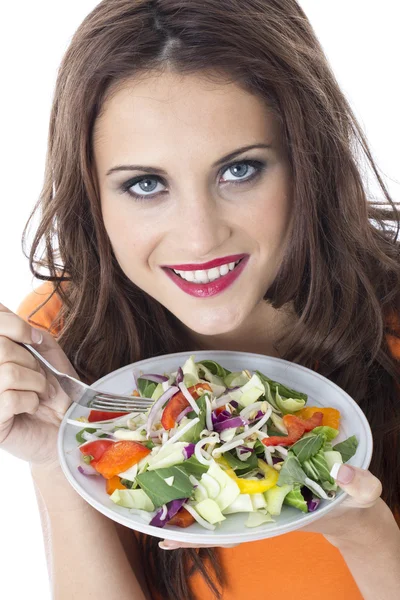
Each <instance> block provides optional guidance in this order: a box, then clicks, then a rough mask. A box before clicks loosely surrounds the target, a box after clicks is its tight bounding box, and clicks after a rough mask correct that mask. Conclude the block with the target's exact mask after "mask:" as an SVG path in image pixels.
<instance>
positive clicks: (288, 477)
mask: <svg viewBox="0 0 400 600" xmlns="http://www.w3.org/2000/svg"><path fill="white" fill-rule="evenodd" d="M306 477H307V475H306V474H305V472H304V471H303V469H302V468H301V464H300V463H299V460H298V458H297V456H295V455H294V454H293V452H288V455H287V457H286V458H285V461H284V463H283V465H282V468H281V470H280V471H279V478H278V481H277V482H276V483H277V485H284V484H285V483H287V484H289V485H293V484H295V483H303V484H304V482H305V479H306Z"/></svg>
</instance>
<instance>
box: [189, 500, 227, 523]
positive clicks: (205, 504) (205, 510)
mask: <svg viewBox="0 0 400 600" xmlns="http://www.w3.org/2000/svg"><path fill="white" fill-rule="evenodd" d="M193 508H194V509H195V510H196V511H197V512H198V513H199V515H200V516H201V517H203V519H205V520H206V521H208V522H209V523H211V524H212V525H214V524H215V523H220V522H221V521H225V519H226V517H224V515H223V514H222V512H221V510H220V508H219V506H218V504H217V503H216V502H215V501H214V500H212V499H211V498H206V499H205V500H202V501H201V502H199V503H198V504H196V506H194V507H193Z"/></svg>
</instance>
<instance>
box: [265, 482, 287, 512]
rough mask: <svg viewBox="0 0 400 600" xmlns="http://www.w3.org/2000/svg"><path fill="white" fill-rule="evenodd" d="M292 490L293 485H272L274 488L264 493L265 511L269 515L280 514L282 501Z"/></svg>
mask: <svg viewBox="0 0 400 600" xmlns="http://www.w3.org/2000/svg"><path fill="white" fill-rule="evenodd" d="M292 489H293V485H288V484H285V485H274V487H272V488H270V489H269V490H267V491H266V492H264V498H265V500H266V501H267V509H268V512H269V513H270V514H271V515H280V514H281V510H282V504H283V501H284V499H285V498H286V496H287V495H288V493H289V492H291V491H292Z"/></svg>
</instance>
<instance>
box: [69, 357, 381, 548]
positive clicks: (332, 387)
mask: <svg viewBox="0 0 400 600" xmlns="http://www.w3.org/2000/svg"><path fill="white" fill-rule="evenodd" d="M191 354H194V355H195V360H196V362H198V361H200V360H202V359H209V360H215V361H216V362H218V363H220V364H221V365H222V366H223V367H226V368H227V369H229V370H230V371H241V370H242V369H248V370H249V371H252V372H253V371H255V370H258V371H261V372H262V373H264V374H265V375H267V376H268V377H270V378H271V379H273V380H275V381H278V382H280V383H283V384H284V385H286V386H288V387H290V388H292V389H295V390H297V391H299V392H303V393H306V394H307V395H308V400H307V405H308V406H321V407H323V406H331V407H333V408H337V409H338V410H339V411H340V413H341V425H340V433H339V435H338V437H337V438H336V439H335V442H334V443H338V442H341V441H343V440H345V439H346V438H348V437H349V436H351V435H356V437H357V439H358V448H357V452H356V454H355V455H354V456H353V457H352V458H351V459H350V460H349V461H348V464H351V465H354V466H356V467H360V468H362V469H367V468H368V466H369V464H370V461H371V456H372V434H371V430H370V427H369V424H368V421H367V419H366V418H365V415H364V413H363V412H362V411H361V409H360V408H359V407H358V405H357V404H356V403H355V402H354V400H352V399H351V398H350V396H349V395H348V394H346V392H344V391H343V390H342V389H341V388H340V387H338V386H337V385H336V384H334V383H332V382H331V381H329V380H328V379H326V378H325V377H323V376H322V375H319V374H318V373H315V372H314V371H312V370H310V369H307V368H305V367H302V366H300V365H296V364H294V363H291V362H288V361H286V360H282V359H279V358H271V357H269V356H263V355H261V354H251V353H247V352H230V351H214V352H211V351H201V352H200V351H199V352H193V353H190V352H180V353H177V354H168V355H164V356H159V357H156V358H150V359H146V360H142V361H139V362H137V363H134V364H131V365H127V366H125V367H122V368H121V369H118V370H117V371H114V372H113V373H110V374H108V375H106V376H105V377H102V378H101V379H99V380H98V381H97V382H96V383H95V384H93V385H96V387H97V388H98V389H101V391H104V392H115V393H122V394H128V393H131V392H132V390H133V386H134V384H133V377H132V373H133V371H134V372H135V374H139V371H142V372H143V373H159V374H163V373H172V372H174V371H177V369H178V367H180V366H182V365H183V364H184V362H185V361H186V359H187V358H189V356H190V355H191ZM89 412H90V411H89V409H88V408H83V407H81V406H79V405H77V404H75V403H73V404H72V405H71V407H70V408H69V410H68V411H67V413H66V414H65V416H64V419H63V421H62V423H61V426H60V430H59V436H58V454H59V459H60V463H61V467H62V469H63V471H64V474H65V476H66V478H67V479H68V481H69V482H70V484H71V485H72V486H73V487H74V488H75V490H76V491H77V492H78V494H80V495H81V496H82V498H84V499H85V500H86V501H87V502H88V503H89V504H91V505H92V506H93V507H94V508H95V509H97V510H98V511H100V512H101V513H103V514H104V515H106V516H107V517H109V518H110V519H112V520H113V521H117V522H118V523H121V524H122V525H125V526H126V527H129V528H131V529H135V530H137V531H141V532H143V533H146V534H149V535H153V536H156V537H159V538H163V539H169V540H175V541H178V542H188V543H195V544H196V543H200V544H221V545H222V544H240V543H242V542H250V541H254V540H260V539H263V538H268V537H273V536H276V535H281V534H283V533H288V532H289V531H294V530H296V529H300V528H301V527H304V526H306V525H308V524H309V523H311V522H312V521H316V520H317V519H319V518H321V517H322V516H324V515H326V514H327V513H328V512H330V511H331V510H333V509H334V508H335V507H336V506H338V505H339V504H340V503H341V502H342V501H343V500H344V498H345V497H346V494H345V493H344V492H343V491H341V490H338V493H337V496H336V497H335V499H334V500H330V501H329V500H322V501H321V503H320V505H319V507H318V509H317V510H316V511H315V512H312V513H303V512H301V511H300V510H297V509H295V508H292V507H290V506H286V505H284V507H283V509H282V513H281V514H280V515H279V516H277V517H273V518H274V521H275V522H273V523H265V524H264V525H260V526H259V527H252V528H249V527H246V526H245V521H246V520H247V518H248V513H236V514H231V515H226V520H225V521H223V522H222V523H221V525H217V527H216V529H215V530H214V531H210V530H208V529H205V528H204V527H202V526H201V525H199V524H198V523H194V524H193V525H190V526H189V527H188V528H187V529H183V528H180V527H176V526H172V525H166V526H165V527H163V528H159V527H154V526H150V525H147V524H146V523H145V522H144V521H142V520H141V519H140V517H139V516H138V515H135V514H133V513H130V512H129V509H127V508H123V507H122V506H118V505H117V504H115V503H114V502H112V500H110V497H109V496H108V494H107V493H106V490H105V480H104V479H103V478H102V477H101V478H100V477H94V476H93V477H87V476H85V475H82V474H81V473H80V472H79V471H78V469H77V466H78V464H79V456H80V453H79V450H77V446H78V444H77V441H76V439H75V435H76V433H77V432H78V431H79V429H78V428H77V427H75V426H73V425H69V424H67V418H72V419H75V418H77V417H79V416H87V415H88V414H89Z"/></svg>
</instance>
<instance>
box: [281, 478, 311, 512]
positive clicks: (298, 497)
mask: <svg viewBox="0 0 400 600" xmlns="http://www.w3.org/2000/svg"><path fill="white" fill-rule="evenodd" d="M283 504H288V505H289V506H294V507H295V508H298V509H299V510H301V511H303V512H305V513H306V512H308V506H307V502H306V501H305V498H304V496H303V494H302V493H301V485H300V484H297V485H295V486H294V488H293V490H292V491H291V492H289V493H288V494H286V496H285V499H284V501H283Z"/></svg>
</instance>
